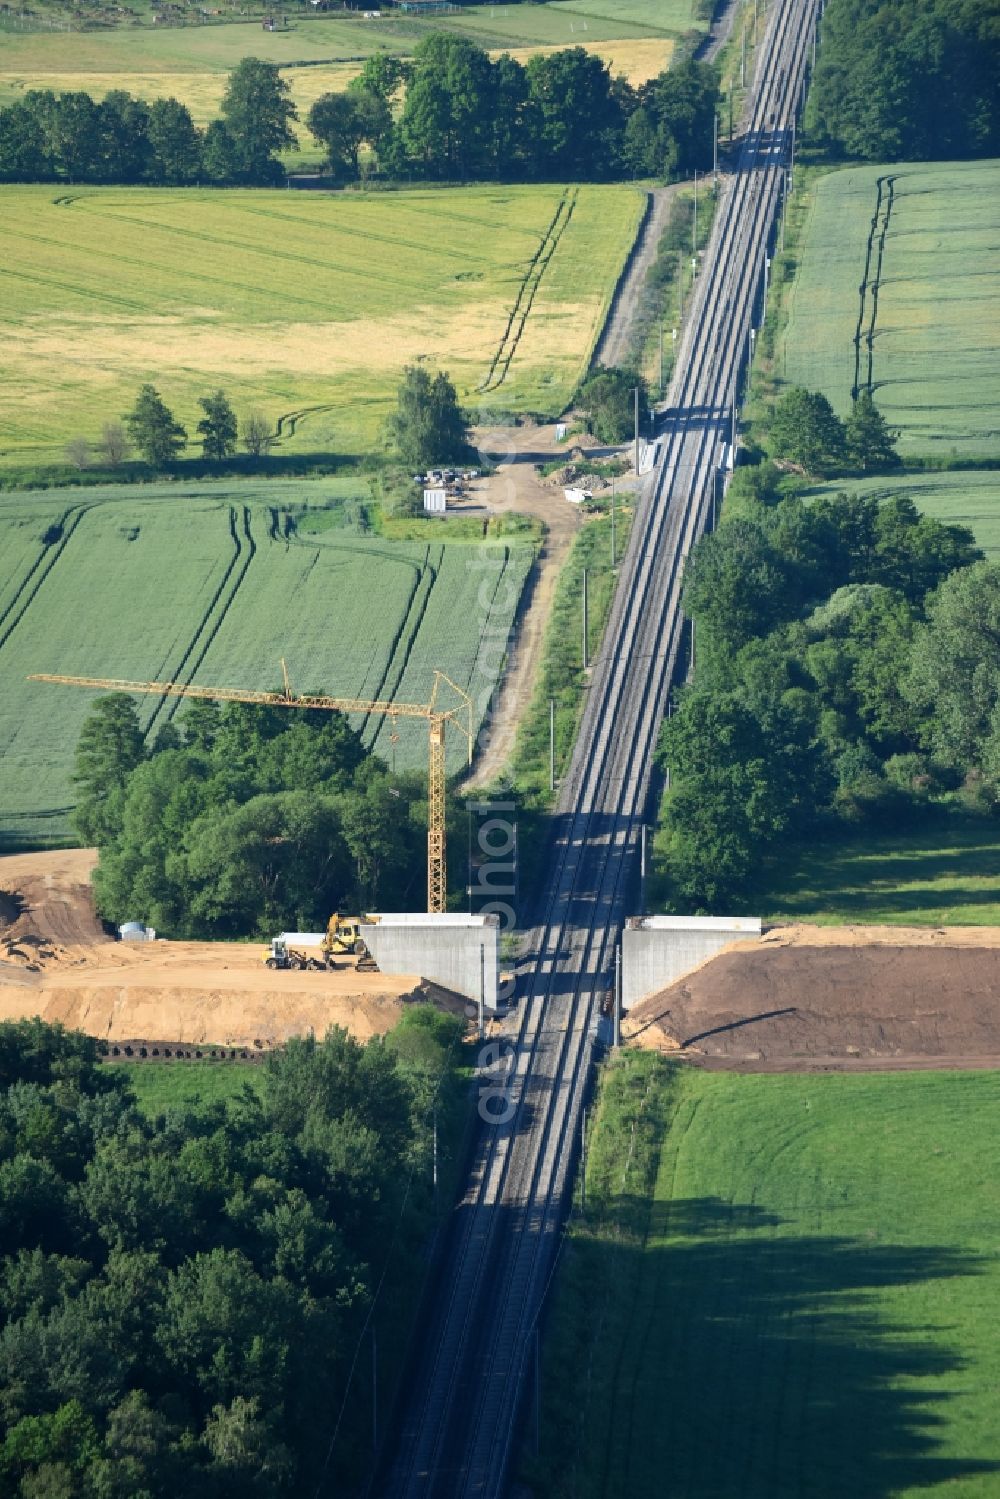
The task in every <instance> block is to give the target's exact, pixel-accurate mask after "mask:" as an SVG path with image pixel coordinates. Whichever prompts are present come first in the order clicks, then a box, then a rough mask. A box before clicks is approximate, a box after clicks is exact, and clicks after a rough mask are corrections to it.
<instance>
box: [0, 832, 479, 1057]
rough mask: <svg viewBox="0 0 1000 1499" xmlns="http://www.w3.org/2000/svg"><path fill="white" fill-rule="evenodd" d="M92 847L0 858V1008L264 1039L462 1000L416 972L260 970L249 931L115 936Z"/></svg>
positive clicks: (364, 1031) (103, 1028)
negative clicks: (208, 936) (94, 887)
mask: <svg viewBox="0 0 1000 1499" xmlns="http://www.w3.org/2000/svg"><path fill="white" fill-rule="evenodd" d="M95 862H96V855H95V853H94V850H92V849H68V850H65V851H60V852H54V853H48V852H47V853H38V854H15V855H12V856H10V857H8V858H2V859H0V1020H19V1019H23V1018H26V1017H28V1016H32V1015H40V1016H41V1017H42V1018H43V1019H44V1020H49V1021H61V1022H62V1023H63V1024H64V1025H66V1026H70V1027H72V1028H73V1029H76V1030H82V1031H85V1032H86V1033H87V1034H88V1035H92V1036H98V1037H100V1038H102V1039H104V1040H107V1041H128V1040H134V1039H137V1038H142V1037H155V1038H157V1039H159V1040H169V1041H174V1042H187V1043H191V1044H195V1045H197V1044H200V1043H215V1044H221V1045H226V1046H238V1047H245V1046H257V1047H263V1048H266V1047H270V1046H274V1045H277V1044H279V1043H281V1042H282V1041H286V1040H287V1039H288V1037H289V1036H294V1035H304V1034H306V1033H308V1032H309V1031H313V1032H315V1033H316V1034H317V1035H324V1034H325V1033H326V1031H327V1030H328V1029H329V1027H330V1026H331V1025H342V1026H344V1027H345V1028H346V1029H347V1030H349V1031H350V1032H351V1033H352V1034H353V1035H355V1036H357V1037H359V1039H361V1040H365V1039H367V1038H368V1037H369V1036H374V1035H384V1034H385V1032H386V1031H388V1030H390V1029H391V1028H392V1026H393V1025H395V1023H396V1021H397V1020H398V1018H399V1016H400V1014H401V1013H402V1010H403V1006H404V1004H406V1003H407V1002H408V1001H411V1000H414V999H424V998H432V999H434V1000H435V1001H436V1002H438V1003H441V1004H442V1005H444V1006H445V1007H446V1008H449V1009H455V1010H457V1012H458V1013H464V1001H458V1000H457V999H455V997H454V996H448V995H445V994H443V993H442V992H441V991H439V990H437V989H435V988H433V987H432V986H430V985H427V984H425V983H424V982H423V980H422V979H421V978H420V977H419V976H418V975H415V974H414V975H396V974H384V973H364V974H359V973H356V972H354V970H353V969H347V968H344V969H338V970H337V971H336V972H333V973H272V972H270V971H269V970H268V969H266V968H265V967H264V966H263V964H262V962H261V953H262V950H263V945H262V944H261V943H260V942H253V943H241V942H164V941H156V942H150V943H123V942H116V941H114V940H113V939H112V938H110V937H108V936H107V934H106V933H105V931H104V929H103V927H102V926H101V923H100V922H99V921H98V919H97V917H96V916H95V915H94V909H93V903H92V900H91V894H90V874H91V871H92V869H93V867H94V864H95Z"/></svg>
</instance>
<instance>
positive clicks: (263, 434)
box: [240, 410, 275, 458]
mask: <svg viewBox="0 0 1000 1499" xmlns="http://www.w3.org/2000/svg"><path fill="white" fill-rule="evenodd" d="M240 438H241V440H242V442H243V446H244V447H245V448H246V450H247V452H248V453H249V454H250V457H251V458H262V457H263V456H264V455H265V454H266V453H267V452H268V451H269V450H270V448H271V447H272V445H273V444H274V442H275V435H274V433H273V432H272V430H271V423H270V422H269V421H268V419H267V417H266V416H265V415H264V413H263V412H262V411H256V410H254V411H248V412H247V414H246V416H244V418H243V422H242V425H241V427H240Z"/></svg>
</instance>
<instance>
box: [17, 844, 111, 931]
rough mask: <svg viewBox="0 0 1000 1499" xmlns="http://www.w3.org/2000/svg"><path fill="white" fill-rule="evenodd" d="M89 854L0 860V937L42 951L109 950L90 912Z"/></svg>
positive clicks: (61, 852)
mask: <svg viewBox="0 0 1000 1499" xmlns="http://www.w3.org/2000/svg"><path fill="white" fill-rule="evenodd" d="M96 863H97V850H96V849H93V848H67V849H58V850H56V851H54V852H51V853H50V852H45V853H40V854H12V855H11V856H10V857H8V858H3V859H0V892H2V894H0V937H3V938H5V939H7V940H8V941H14V942H20V943H22V944H23V942H24V941H25V939H28V940H29V941H40V942H43V943H46V944H48V945H50V946H51V945H58V946H65V945H72V944H77V943H82V944H85V945H86V946H88V947H91V946H93V945H94V944H95V943H108V944H109V945H110V944H111V939H110V938H109V937H108V935H107V933H106V932H105V930H104V927H103V926H102V925H101V923H100V921H99V920H98V918H97V915H96V913H95V911H94V903H93V900H92V899H91V893H90V876H91V874H92V873H93V870H94V866H95V865H96Z"/></svg>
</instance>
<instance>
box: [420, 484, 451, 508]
mask: <svg viewBox="0 0 1000 1499" xmlns="http://www.w3.org/2000/svg"><path fill="white" fill-rule="evenodd" d="M447 508H448V491H447V490H446V489H444V488H442V489H425V490H424V509H425V510H426V511H427V513H428V514H429V515H443V514H444V512H445V511H446V510H447Z"/></svg>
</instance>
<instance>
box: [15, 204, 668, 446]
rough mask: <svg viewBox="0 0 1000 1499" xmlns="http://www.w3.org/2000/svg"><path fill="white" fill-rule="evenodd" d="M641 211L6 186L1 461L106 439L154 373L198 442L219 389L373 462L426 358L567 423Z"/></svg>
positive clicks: (504, 401)
mask: <svg viewBox="0 0 1000 1499" xmlns="http://www.w3.org/2000/svg"><path fill="white" fill-rule="evenodd" d="M643 203H644V195H642V194H640V193H639V192H637V191H635V190H634V189H633V188H631V187H626V186H613V187H571V188H563V187H558V186H545V187H493V188H466V189H446V190H441V191H434V190H423V191H408V192H399V193H374V194H362V193H357V194H355V193H351V194H343V193H341V194H326V193H290V192H265V191H231V192H226V191H215V192H213V191H210V190H205V191H198V190H177V189H175V190H170V189H161V190H156V189H143V188H103V189H101V188H96V189H83V190H77V191H73V192H72V193H65V192H57V191H55V190H54V189H52V188H41V187H7V188H2V189H0V288H2V292H3V300H2V303H0V343H2V344H3V347H4V350H5V357H4V361H3V369H2V373H0V464H2V463H4V462H6V463H19V464H25V463H39V464H41V463H50V462H54V461H57V460H58V459H59V458H60V457H61V453H62V449H63V445H64V443H65V442H66V440H67V439H68V438H70V437H84V438H87V439H91V438H95V439H96V438H97V437H98V436H99V434H100V431H101V426H102V424H103V422H105V421H107V419H108V418H109V416H111V417H114V416H117V415H118V414H119V413H121V412H124V411H126V410H128V409H129V407H130V406H131V404H132V401H133V400H134V396H135V392H136V390H137V389H138V387H139V385H140V384H141V383H142V382H143V381H146V380H149V379H151V378H152V379H153V380H154V382H155V384H156V386H157V388H158V389H159V390H160V391H161V394H162V395H163V397H164V399H165V400H166V401H167V403H168V405H170V406H171V407H172V408H173V409H175V411H176V413H177V415H178V416H179V417H180V419H181V421H182V422H183V423H184V424H185V425H186V427H187V429H188V431H189V433H191V434H193V433H194V429H195V426H196V424H197V418H198V415H199V414H200V413H199V412H198V408H197V399H198V397H199V396H201V395H203V394H205V393H207V392H208V391H211V390H212V389H214V388H216V387H217V386H220V385H221V386H223V387H224V388H225V389H226V390H227V392H228V393H229V395H230V397H231V399H232V400H233V402H234V405H235V406H236V407H237V409H238V410H245V409H246V408H247V407H249V406H256V407H258V408H259V409H260V410H262V411H263V412H264V413H265V414H266V416H267V417H268V418H269V419H270V420H271V421H272V422H274V423H275V424H276V426H278V425H279V421H280V419H282V418H283V421H280V430H281V433H282V436H281V444H280V448H279V451H280V452H288V451H291V452H293V453H295V452H312V453H315V452H322V453H331V454H357V453H362V452H368V451H370V450H371V448H372V447H373V446H374V445H375V444H376V442H377V440H378V435H379V432H380V429H381V426H382V423H383V422H384V419H385V417H386V415H387V413H388V411H389V409H390V407H391V405H392V398H393V394H394V391H395V389H396V386H397V384H398V382H399V379H400V376H401V372H402V368H403V366H404V364H407V363H412V362H414V361H416V360H418V359H423V358H430V359H431V360H433V361H434V362H436V363H437V364H439V365H440V366H441V367H443V368H445V369H447V370H449V371H450V373H451V375H452V378H453V379H454V380H455V382H456V384H457V386H458V388H459V393H460V395H461V397H462V398H463V400H464V401H466V402H467V403H468V404H469V405H470V406H471V407H473V408H474V409H475V408H476V407H477V406H478V404H479V403H480V402H481V401H483V400H484V399H485V400H486V401H488V402H489V404H490V405H491V406H492V407H496V406H498V405H503V406H507V407H511V408H514V409H519V410H529V411H530V410H539V411H545V412H551V413H557V412H559V411H560V410H561V409H562V408H563V407H564V405H565V404H566V402H567V401H568V400H569V398H570V396H571V394H572V392H573V389H574V388H575V385H576V383H577V381H578V379H579V377H580V375H581V373H582V372H583V370H584V369H585V367H586V365H587V361H588V359H589V357H590V352H591V349H592V347H593V345H594V342H595V339H596V337H597V334H598V332H599V330H600V328H601V325H602V323H603V319H604V315H605V310H606V307H607V303H608V300H609V298H610V295H611V290H612V288H613V286H614V283H615V280H616V277H617V275H618V272H619V270H620V268H621V265H622V264H623V262H624V260H625V257H626V256H627V254H628V252H629V250H630V248H631V245H632V242H633V239H634V236H635V231H636V227H637V224H638V220H639V216H640V213H641V211H642V207H643ZM550 230H551V232H550ZM519 298H520V299H521V300H520V303H519ZM516 305H520V307H521V308H522V309H523V310H526V316H524V317H523V318H522V317H521V314H520V313H518V315H517V316H516V317H515V318H514V319H513V321H511V317H512V313H513V311H514V309H515V306H516ZM529 308H530V310H527V309H529ZM498 352H502V354H503V363H502V366H501V370H500V373H503V372H504V371H506V373H505V375H504V378H503V379H502V380H499V379H495V380H494V381H493V382H492V388H491V390H490V391H489V393H488V394H487V395H486V396H483V395H482V394H481V393H480V392H479V387H480V386H481V385H483V383H484V382H485V381H486V379H487V376H488V374H489V371H490V369H491V366H492V363H493V360H494V356H495V355H497V353H498ZM507 356H510V357H509V360H508V357H507Z"/></svg>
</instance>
